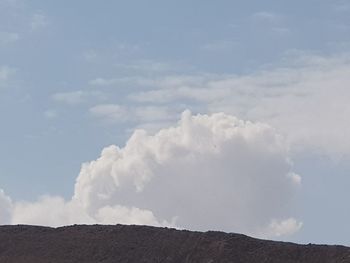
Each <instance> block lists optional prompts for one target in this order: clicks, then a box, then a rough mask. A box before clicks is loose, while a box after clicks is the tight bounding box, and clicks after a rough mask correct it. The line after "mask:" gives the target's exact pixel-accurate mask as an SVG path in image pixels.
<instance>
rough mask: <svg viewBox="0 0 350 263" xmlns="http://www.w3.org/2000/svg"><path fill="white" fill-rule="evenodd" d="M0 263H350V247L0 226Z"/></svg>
mask: <svg viewBox="0 0 350 263" xmlns="http://www.w3.org/2000/svg"><path fill="white" fill-rule="evenodd" d="M0 262H1V263H3V262H4V263H5V262H13V263H22V262H23V263H55V262H57V263H58V262H59V263H65V262H84V263H88V262H105V263H107V262H118V263H122V262H137V263H142V262H144V263H146V262H176V263H179V262H201V263H202V262H203V263H209V262H212V263H213V262H237V263H239V262H249V263H255V262H256V263H264V262H269V263H274V262H281V263H292V262H298V263H302V262H310V263H312V262H315V263H322V262H329V263H330V262H334V263H345V262H350V248H347V247H343V246H326V245H297V244H292V243H283V242H273V241H265V240H259V239H254V238H251V237H248V236H244V235H239V234H227V233H222V232H206V233H201V232H191V231H179V230H175V229H167V228H156V227H149V226H124V225H115V226H101V225H93V226H84V225H76V226H68V227H61V228H48V227H36V226H1V227H0Z"/></svg>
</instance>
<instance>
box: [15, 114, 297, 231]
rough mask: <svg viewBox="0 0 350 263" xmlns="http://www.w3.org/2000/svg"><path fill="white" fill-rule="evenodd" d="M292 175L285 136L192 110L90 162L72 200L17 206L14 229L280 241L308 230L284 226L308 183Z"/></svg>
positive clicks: (47, 198)
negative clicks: (182, 231) (98, 226)
mask: <svg viewBox="0 0 350 263" xmlns="http://www.w3.org/2000/svg"><path fill="white" fill-rule="evenodd" d="M291 169H292V166H291V162H290V160H289V157H288V149H287V146H286V144H285V142H284V140H283V138H282V137H281V136H279V135H278V134H276V132H275V130H274V129H272V128H271V127H269V126H268V125H266V124H262V123H251V122H245V121H242V120H239V119H237V118H235V117H233V116H230V115H225V114H223V113H218V114H213V115H209V116H208V115H196V116H192V115H191V114H190V112H188V111H186V112H184V113H183V115H182V118H181V120H180V122H179V123H178V125H177V126H175V127H169V128H164V129H162V130H160V131H159V132H158V133H156V134H154V135H149V134H147V133H146V132H145V131H143V130H137V131H135V132H134V134H133V135H132V136H131V138H130V139H129V140H128V141H127V143H126V145H125V147H123V148H119V147H117V146H113V145H112V146H109V147H106V148H105V149H104V150H103V151H102V153H101V156H100V157H99V158H98V159H97V160H95V161H92V162H89V163H85V164H83V165H82V168H81V171H80V174H79V176H78V178H77V180H76V185H75V190H74V196H73V197H72V199H71V200H69V201H65V200H64V199H63V198H61V197H50V196H44V197H41V198H40V199H39V200H38V201H37V202H15V203H14V204H13V207H14V208H13V213H12V223H14V224H18V223H27V224H41V225H53V226H58V225H67V224H73V223H105V224H115V223H126V224H147V225H156V226H176V227H180V228H189V229H200V230H207V229H220V230H226V231H234V232H244V233H247V234H253V235H258V236H261V235H264V233H265V234H266V236H267V235H268V236H269V237H276V236H281V235H286V234H291V233H293V232H295V231H297V230H298V229H299V228H300V227H301V224H300V223H299V222H297V221H296V220H295V219H293V218H292V217H289V219H287V220H284V218H286V215H289V213H290V206H291V205H292V199H293V195H294V194H295V190H296V186H297V185H298V184H299V183H300V181H294V180H291V178H290V175H291V173H292V171H291ZM262 229H263V230H264V231H265V232H264V233H263V231H262ZM262 233H263V234H262Z"/></svg>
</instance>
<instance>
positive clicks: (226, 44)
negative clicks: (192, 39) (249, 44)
mask: <svg viewBox="0 0 350 263" xmlns="http://www.w3.org/2000/svg"><path fill="white" fill-rule="evenodd" d="M238 45H239V42H238V41H232V40H221V41H214V42H210V43H207V44H205V45H203V46H201V49H202V50H204V51H230V50H232V49H234V48H237V46H238Z"/></svg>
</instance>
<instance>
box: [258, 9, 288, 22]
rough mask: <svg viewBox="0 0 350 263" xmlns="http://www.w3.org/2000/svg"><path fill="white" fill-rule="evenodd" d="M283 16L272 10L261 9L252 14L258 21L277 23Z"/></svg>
mask: <svg viewBox="0 0 350 263" xmlns="http://www.w3.org/2000/svg"><path fill="white" fill-rule="evenodd" d="M281 18H282V16H281V15H278V14H275V13H272V12H266V11H261V12H257V13H254V14H253V15H252V19H253V20H255V21H257V22H260V23H261V22H269V23H277V22H279V21H280V20H281Z"/></svg>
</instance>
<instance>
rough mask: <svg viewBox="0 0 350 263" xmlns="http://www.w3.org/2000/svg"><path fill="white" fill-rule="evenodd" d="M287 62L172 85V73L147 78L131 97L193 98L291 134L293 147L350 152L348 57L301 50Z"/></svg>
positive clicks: (208, 108)
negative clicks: (238, 73)
mask: <svg viewBox="0 0 350 263" xmlns="http://www.w3.org/2000/svg"><path fill="white" fill-rule="evenodd" d="M288 64H289V65H287V66H283V67H277V68H275V69H272V68H270V69H268V70H265V71H260V72H256V73H252V74H248V75H242V76H235V75H209V74H203V75H201V76H192V78H191V76H187V77H184V76H172V77H171V78H170V79H172V82H171V84H169V81H168V79H169V78H163V79H162V78H159V79H153V80H150V81H148V83H147V81H145V80H143V83H144V84H143V85H144V87H145V89H144V90H142V91H139V92H135V93H132V94H129V99H131V100H133V101H135V102H138V103H144V102H147V103H149V104H153V105H154V104H164V103H167V105H172V103H178V102H181V101H186V100H190V101H191V104H192V105H195V106H196V107H197V108H199V109H200V110H201V111H205V112H218V111H224V112H226V113H230V114H234V115H237V116H239V117H240V118H244V119H251V120H255V121H264V122H266V123H268V124H270V125H271V126H273V127H276V128H277V129H278V131H279V132H281V133H283V134H284V135H285V136H287V137H288V139H289V142H290V143H291V145H292V147H293V150H298V151H299V150H302V151H305V150H306V151H317V152H319V153H325V154H329V155H330V156H332V157H336V156H342V155H347V154H349V153H350V142H349V140H347V134H349V133H350V125H349V122H348V116H349V114H350V104H349V103H348V99H347V98H348V97H349V96H350V90H349V89H348V86H349V83H350V58H349V56H348V55H343V56H334V57H319V56H313V57H310V56H309V57H307V56H301V57H300V55H299V58H298V59H295V60H294V61H293V62H289V63H288ZM175 79H177V80H176V81H175ZM152 81H153V84H152ZM139 84H142V82H139Z"/></svg>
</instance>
